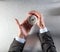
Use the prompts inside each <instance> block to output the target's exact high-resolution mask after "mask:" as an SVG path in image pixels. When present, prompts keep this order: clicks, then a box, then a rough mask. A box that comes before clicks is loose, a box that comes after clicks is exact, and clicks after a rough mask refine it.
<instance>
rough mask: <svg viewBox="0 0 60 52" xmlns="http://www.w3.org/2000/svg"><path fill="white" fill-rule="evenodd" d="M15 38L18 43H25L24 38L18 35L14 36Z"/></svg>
mask: <svg viewBox="0 0 60 52" xmlns="http://www.w3.org/2000/svg"><path fill="white" fill-rule="evenodd" d="M15 40H16V41H18V42H20V43H25V41H26V40H25V39H24V38H19V37H15Z"/></svg>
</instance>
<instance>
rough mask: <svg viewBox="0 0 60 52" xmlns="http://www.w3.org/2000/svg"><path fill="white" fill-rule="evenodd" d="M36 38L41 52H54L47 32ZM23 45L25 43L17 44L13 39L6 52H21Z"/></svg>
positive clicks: (51, 40)
mask: <svg viewBox="0 0 60 52" xmlns="http://www.w3.org/2000/svg"><path fill="white" fill-rule="evenodd" d="M37 36H38V38H39V40H40V42H41V47H42V52H56V47H55V45H54V42H53V39H52V37H51V34H50V32H49V31H48V32H45V33H41V34H38V35H37ZM24 45H25V43H24V44H22V43H19V42H18V41H16V40H15V39H14V40H13V42H12V44H11V46H10V48H9V51H8V52H22V51H23V48H24Z"/></svg>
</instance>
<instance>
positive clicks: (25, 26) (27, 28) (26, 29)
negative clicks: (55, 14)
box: [15, 10, 45, 38]
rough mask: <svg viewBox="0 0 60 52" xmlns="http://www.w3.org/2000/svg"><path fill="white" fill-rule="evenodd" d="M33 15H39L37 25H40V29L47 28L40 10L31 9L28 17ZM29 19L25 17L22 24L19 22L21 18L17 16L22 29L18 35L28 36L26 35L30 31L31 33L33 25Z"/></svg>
mask: <svg viewBox="0 0 60 52" xmlns="http://www.w3.org/2000/svg"><path fill="white" fill-rule="evenodd" d="M32 15H35V16H36V17H37V19H38V20H37V26H38V27H39V28H40V29H43V28H45V23H44V19H43V15H42V14H40V13H39V12H37V11H35V10H33V11H30V12H29V13H28V17H27V19H28V18H29V17H30V16H32ZM27 19H25V20H24V21H23V23H21V24H20V23H19V20H18V19H16V18H15V21H16V23H17V25H18V27H19V30H20V31H19V34H18V37H19V38H26V37H27V36H28V33H29V31H30V29H31V27H32V26H31V25H30V24H29V23H28V22H27Z"/></svg>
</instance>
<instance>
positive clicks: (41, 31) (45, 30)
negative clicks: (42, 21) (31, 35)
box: [39, 27, 48, 33]
mask: <svg viewBox="0 0 60 52" xmlns="http://www.w3.org/2000/svg"><path fill="white" fill-rule="evenodd" d="M39 32H40V33H45V32H48V30H47V28H46V27H45V28H44V29H40V31H39Z"/></svg>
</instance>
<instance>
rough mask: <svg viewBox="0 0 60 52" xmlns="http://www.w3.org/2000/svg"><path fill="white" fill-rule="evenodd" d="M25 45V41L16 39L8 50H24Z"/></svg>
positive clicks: (20, 51)
mask: <svg viewBox="0 0 60 52" xmlns="http://www.w3.org/2000/svg"><path fill="white" fill-rule="evenodd" d="M24 45H25V43H20V42H18V41H16V40H15V39H14V40H13V42H12V44H11V45H10V48H9V51H8V52H22V51H23V48H24Z"/></svg>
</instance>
